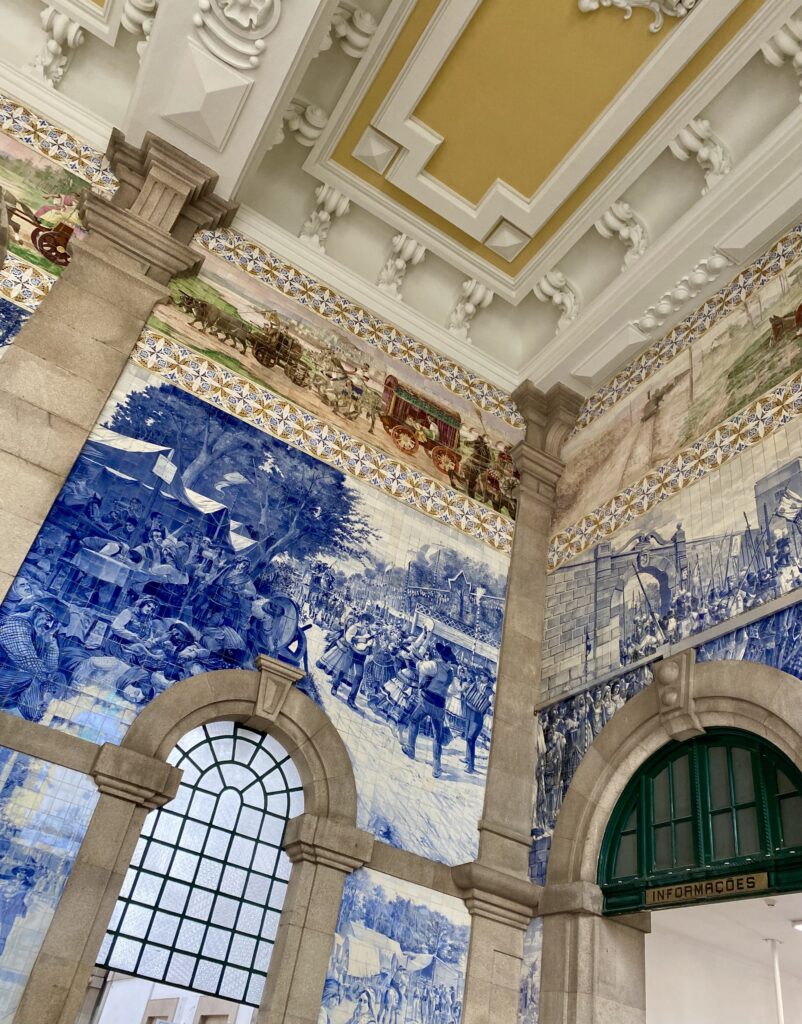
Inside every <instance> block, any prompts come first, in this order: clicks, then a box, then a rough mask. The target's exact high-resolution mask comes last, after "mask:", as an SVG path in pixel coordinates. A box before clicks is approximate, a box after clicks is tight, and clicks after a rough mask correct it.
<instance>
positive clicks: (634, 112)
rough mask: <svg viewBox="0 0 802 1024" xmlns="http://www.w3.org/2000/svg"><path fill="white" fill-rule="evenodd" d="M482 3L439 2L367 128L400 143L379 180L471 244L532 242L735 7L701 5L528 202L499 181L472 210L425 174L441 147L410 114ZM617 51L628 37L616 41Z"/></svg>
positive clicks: (719, 1) (713, 1)
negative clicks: (503, 229) (505, 238)
mask: <svg viewBox="0 0 802 1024" xmlns="http://www.w3.org/2000/svg"><path fill="white" fill-rule="evenodd" d="M482 2H483V0H464V2H463V3H461V4H454V3H452V2H451V0H442V3H441V4H440V7H439V8H438V10H437V12H436V14H435V16H434V18H432V20H431V22H430V23H429V25H428V26H427V30H426V32H425V33H424V35H423V37H422V38H421V39H420V41H419V43H418V45H417V46H416V47H415V50H414V51H413V53H412V55H411V57H410V58H409V60H408V61H407V63H406V65H405V66H404V69H403V70H402V72H401V74H400V75H399V76H398V78H397V79H396V81H395V82H394V83H393V86H392V88H391V89H390V92H389V93H388V94H387V96H386V98H385V99H384V101H383V103H382V104H381V106H380V107H379V110H378V111H377V112H376V115H375V116H374V117H373V118H372V120H371V124H372V125H373V127H374V128H376V129H378V130H379V131H380V132H382V134H384V135H386V136H387V137H388V138H390V139H392V140H393V141H394V142H396V143H398V145H399V146H400V147H401V152H400V153H399V155H398V156H397V157H396V158H395V160H393V161H392V163H391V164H390V166H389V168H388V170H387V171H386V173H385V177H386V178H387V180H388V181H390V182H392V183H393V184H394V185H396V186H397V187H398V188H400V189H402V190H403V191H404V192H406V193H407V194H408V195H410V196H412V197H413V198H414V199H417V200H418V201H419V202H421V203H423V204H424V205H425V206H427V207H428V208H429V209H430V210H433V211H434V212H435V213H436V214H439V215H440V216H441V217H445V218H446V219H447V220H448V221H450V222H451V223H452V224H454V225H455V227H457V228H459V229H460V230H461V231H464V232H465V233H466V234H467V235H470V237H471V238H474V239H476V240H477V241H484V239H485V238H487V236H488V235H489V234H490V233H491V232H492V231H493V230H494V228H495V227H496V225H497V224H498V223H499V221H501V220H506V221H508V222H509V223H511V224H513V225H514V226H515V227H517V228H518V229H519V230H520V231H522V232H524V233H525V234H527V235H528V236H529V237H530V238H531V237H532V236H534V235H535V234H537V232H538V231H539V230H540V229H541V228H542V227H543V226H544V225H545V224H546V222H547V221H548V220H549V218H550V217H551V216H552V215H553V214H554V213H555V212H556V211H557V210H558V209H559V208H560V206H562V204H563V203H564V202H565V200H566V199H568V197H569V196H570V195H571V193H572V192H574V191H575V189H576V188H577V187H578V186H579V185H580V184H581V183H582V181H584V179H585V178H586V177H587V176H588V174H590V172H591V171H592V170H593V168H594V167H595V166H596V164H597V163H598V162H599V161H600V160H601V159H602V158H603V157H604V156H605V154H606V153H607V152H608V151H609V150H610V149H611V148H612V146H614V145H615V144H616V143H617V142H618V140H619V139H620V138H621V137H622V135H624V133H625V132H626V131H627V130H628V129H629V128H630V127H631V126H632V125H633V124H634V123H635V122H636V121H637V120H638V118H639V117H641V116H642V115H643V114H644V113H645V111H646V110H647V109H648V107H649V106H650V105H651V103H652V102H653V100H654V99H655V98H656V97H657V96H658V95H659V94H660V92H662V90H663V89H664V88H665V87H666V86H667V85H668V83H669V82H670V81H671V80H672V79H673V78H675V77H676V75H677V74H678V73H679V72H680V71H681V69H682V68H683V67H684V66H685V65H686V64H687V63H688V61H690V59H691V58H692V57H693V55H694V54H695V53H696V51H697V50H698V49H700V47H702V46H703V45H704V43H705V42H706V41H707V40H708V38H709V37H710V36H711V35H712V34H713V33H714V32H715V31H716V30H717V29H718V28H719V27H720V26H721V24H722V23H723V22H724V21H726V19H727V18H728V17H729V16H730V14H732V12H733V11H734V10H735V8H736V7H737V6H738V4H739V3H740V2H741V0H706V2H705V3H703V4H701V6H700V7H699V8H697V10H695V11H694V14H693V17H692V18H688V19H687V20H686V21H684V22H683V24H682V25H680V26H678V27H677V28H676V29H675V30H674V31H673V32H672V33H671V34H670V35H669V36H668V37H667V39H666V40H665V41H664V42H663V43H662V44H661V45H660V46H659V47H658V48H657V49H656V50H655V51H654V52H653V53H652V54H651V56H650V57H649V58H648V59H647V60H646V61H645V63H644V64H643V65H642V66H641V67H640V68H639V70H638V71H637V72H636V73H635V74H634V75H633V76H632V78H631V79H630V80H629V82H628V83H627V84H626V86H625V87H624V88H623V89H622V90H621V92H620V93H619V94H618V96H616V98H615V99H614V100H613V102H612V103H610V104H609V106H608V107H607V109H606V110H605V111H604V112H603V113H602V114H601V115H600V117H599V118H598V119H597V120H596V122H595V123H594V124H593V125H591V127H590V128H589V129H588V130H587V131H586V132H585V134H584V135H583V136H582V138H581V139H579V141H578V142H577V143H576V144H575V145H574V146H573V147H572V148H571V149H570V150H569V152H568V153H567V154H566V155H565V157H564V158H563V159H562V160H561V161H560V163H559V164H558V165H557V166H556V167H555V168H554V170H553V171H552V172H551V174H550V175H549V177H548V178H547V179H546V180H545V181H544V182H543V184H542V185H541V186H540V187H539V188H538V189H537V191H536V192H535V193H534V195H532V196H530V197H527V196H524V195H522V194H521V193H520V192H518V191H517V190H516V189H514V188H512V187H511V186H510V185H508V184H507V183H506V182H504V181H501V180H497V181H496V182H495V183H494V184H493V185H492V186H491V187H490V188H489V189H488V190H487V192H486V193H485V194H484V196H483V197H482V199H481V200H480V201H479V203H478V204H476V205H474V204H473V203H470V202H468V201H467V200H466V199H465V198H464V197H462V196H459V195H457V193H455V192H454V191H453V190H452V189H450V188H448V187H447V186H446V185H444V184H443V183H442V182H440V181H437V180H436V179H435V178H433V177H432V176H431V175H430V174H429V173H428V172H427V167H428V165H429V162H430V160H431V159H432V157H433V156H434V154H435V152H436V150H437V149H438V148H439V146H440V145H441V144H442V142H443V141H444V140H443V138H442V136H440V135H438V134H437V133H436V132H434V131H432V129H431V128H429V127H428V126H427V125H425V124H423V123H422V122H421V121H420V120H418V119H417V118H416V117H415V110H416V109H417V107H418V105H419V104H420V102H421V100H422V99H423V97H424V96H425V95H426V93H427V92H428V90H429V88H430V87H431V85H432V83H433V82H434V80H435V78H436V76H437V74H438V73H439V71H440V69H441V67H442V66H443V64H444V63H445V61H446V59H447V57H448V56H449V54H450V53H451V50H452V49H453V47H454V46H455V44H456V43H457V41H458V40H459V37H460V36H461V35H462V33H463V31H464V30H465V28H466V27H467V25H468V24H469V22H470V21H471V19H472V17H473V14H474V13H475V11H476V10H477V9H478V7H479V6H480V4H481V3H482ZM622 46H623V47H625V46H626V36H625V35H622Z"/></svg>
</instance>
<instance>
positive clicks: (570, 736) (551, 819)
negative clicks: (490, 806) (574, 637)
mask: <svg viewBox="0 0 802 1024" xmlns="http://www.w3.org/2000/svg"><path fill="white" fill-rule="evenodd" d="M651 680H652V675H651V670H650V668H649V667H648V666H647V665H645V666H641V667H639V668H637V669H633V670H632V671H631V672H626V673H623V674H621V675H620V676H617V677H616V678H615V679H613V680H611V681H609V682H606V683H599V684H598V685H596V686H592V687H590V688H589V689H587V690H584V691H583V692H582V693H578V694H575V695H574V696H571V697H567V698H566V699H565V700H561V701H558V702H556V703H555V704H552V705H551V706H550V707H548V708H544V709H543V710H542V711H541V712H540V714H539V716H538V720H537V721H538V762H537V777H536V796H535V818H534V825H533V830H532V835H533V839H534V842H533V847H532V854H531V862H530V875H531V877H532V880H533V881H534V882H537V883H538V884H539V885H545V884H546V870H547V868H548V860H549V851H550V849H551V837H552V834H553V832H554V826H555V824H556V822H557V817H558V815H559V813H560V809H561V807H562V804H563V800H564V799H565V794H566V793H567V792H568V787H569V786H570V784H571V780H572V779H573V777H574V774H575V773H576V770H577V768H578V767H579V765H580V764H581V762H582V758H583V757H584V756H585V754H587V752H588V750H589V749H590V746H591V744H592V743H593V741H594V740H595V739H596V737H597V736H598V735H599V733H600V732H601V730H602V729H603V728H604V726H605V725H607V723H608V722H609V721H610V719H611V718H612V717H613V715H614V714H615V713H616V711H618V709H619V708H622V707H623V706H624V704H626V702H627V701H628V700H630V699H631V698H632V697H634V696H635V695H636V694H638V693H640V691H641V690H642V689H643V688H644V686H647V685H648V684H649V683H650V682H651ZM522 998H523V996H522Z"/></svg>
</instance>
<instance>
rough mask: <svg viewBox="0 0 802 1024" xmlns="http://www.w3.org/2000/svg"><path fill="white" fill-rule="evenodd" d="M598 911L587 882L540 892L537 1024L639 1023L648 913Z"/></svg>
mask: <svg viewBox="0 0 802 1024" xmlns="http://www.w3.org/2000/svg"><path fill="white" fill-rule="evenodd" d="M601 908H602V894H601V890H600V889H599V887H598V886H596V885H593V884H591V883H589V882H579V883H575V884H571V885H560V886H555V887H553V888H551V889H550V888H549V887H548V886H547V887H546V888H545V889H544V890H543V901H542V906H541V910H542V912H543V915H544V922H543V961H542V964H541V980H540V1016H539V1024H609V1022H610V1021H615V1022H616V1024H645V1021H646V958H645V942H644V935H645V933H647V932H648V931H649V915H648V914H629V915H626V916H623V917H603V916H602V913H601Z"/></svg>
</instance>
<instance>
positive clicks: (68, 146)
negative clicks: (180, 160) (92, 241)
mask: <svg viewBox="0 0 802 1024" xmlns="http://www.w3.org/2000/svg"><path fill="white" fill-rule="evenodd" d="M90 187H91V188H94V189H97V190H98V191H100V192H102V193H104V194H107V195H110V194H112V193H113V192H114V191H115V189H116V188H117V180H116V178H115V177H114V175H113V174H112V173H111V171H110V170H109V168H108V166H107V164H106V162H105V159H104V157H103V155H102V154H101V153H98V152H97V151H96V150H93V149H91V148H90V147H89V146H85V145H83V144H82V143H81V142H79V141H78V140H77V139H76V138H75V137H74V136H72V135H70V134H69V132H65V131H63V130H62V129H60V128H57V127H56V126H55V125H53V124H52V123H51V122H49V121H47V120H46V119H45V118H42V117H39V115H38V114H35V113H33V112H32V111H31V110H28V109H27V108H26V107H24V106H23V105H22V104H20V103H17V102H16V101H15V100H12V99H10V98H9V97H7V96H2V95H0V202H3V203H4V205H5V207H6V212H7V216H8V223H9V239H8V252H7V255H6V260H5V263H4V264H3V266H2V268H0V356H2V354H3V351H4V349H5V348H6V347H7V346H8V345H9V344H10V343H11V342H12V340H13V339H14V337H15V336H16V335H17V334H18V333H19V331H20V329H21V327H22V324H23V323H24V322H25V320H26V319H27V318H28V315H29V314H30V313H32V312H34V310H35V309H36V308H37V307H38V305H39V303H40V302H41V301H42V299H43V298H44V296H45V295H47V293H48V292H49V291H50V289H51V287H52V286H53V282H54V281H55V280H56V277H57V275H58V274H60V273H61V271H62V270H63V269H64V267H65V266H66V265H67V263H68V262H69V252H68V246H69V242H70V240H71V239H72V238H73V237H76V238H77V237H80V234H81V231H82V229H81V226H80V223H79V213H78V205H79V198H80V194H81V192H82V191H83V190H84V189H86V188H90Z"/></svg>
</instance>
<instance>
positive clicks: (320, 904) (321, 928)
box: [256, 814, 374, 1024]
mask: <svg viewBox="0 0 802 1024" xmlns="http://www.w3.org/2000/svg"><path fill="white" fill-rule="evenodd" d="M373 843H374V840H373V836H371V835H370V834H369V833H367V832H362V831H361V830H360V829H357V828H354V826H353V825H349V824H347V823H346V822H344V821H340V820H338V819H336V818H318V817H316V816H314V815H312V814H301V815H299V816H298V817H297V818H293V819H292V821H290V823H289V825H288V826H287V834H286V837H285V841H284V849H285V850H286V851H287V854H288V856H289V858H290V860H291V861H292V864H293V867H292V874H291V875H290V881H289V885H288V886H287V896H286V899H285V901H284V908H283V910H282V911H281V919H280V921H279V926H278V934H277V936H276V944H275V947H274V949H273V955H272V957H271V964H270V971H269V973H268V976H267V985H266V986H265V993H264V997H263V999H262V1005H261V1007H260V1008H259V1012H258V1015H257V1018H256V1020H257V1024H317V1020H318V1015H319V1013H320V1004H321V998H322V995H323V984H324V982H325V980H326V972H327V969H328V965H329V958H330V957H331V951H332V949H333V947H334V934H335V932H336V930H337V919H338V917H339V913H340V903H341V902H342V896H343V889H344V887H345V878H346V875H349V874H350V873H351V872H352V871H355V870H356V869H357V868H360V867H363V866H364V865H365V864H366V863H367V862H368V861H369V860H370V857H371V854H372V851H373Z"/></svg>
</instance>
